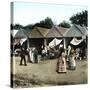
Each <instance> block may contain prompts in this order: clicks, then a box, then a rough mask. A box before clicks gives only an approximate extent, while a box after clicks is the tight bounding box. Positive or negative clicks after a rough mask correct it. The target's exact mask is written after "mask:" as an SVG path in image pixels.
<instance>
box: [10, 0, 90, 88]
mask: <svg viewBox="0 0 90 90" xmlns="http://www.w3.org/2000/svg"><path fill="white" fill-rule="evenodd" d="M10 5H11V6H10V7H11V23H10V27H11V30H10V36H11V43H10V46H11V48H10V53H11V63H10V66H11V87H12V88H28V87H29V88H31V87H44V86H61V85H77V84H87V83H88V7H87V6H84V5H83V6H82V5H63V4H48V3H31V2H18V1H16V2H11V4H10Z"/></svg>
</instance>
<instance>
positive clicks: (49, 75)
mask: <svg viewBox="0 0 90 90" xmlns="http://www.w3.org/2000/svg"><path fill="white" fill-rule="evenodd" d="M13 61H14V62H13V77H14V78H13V87H14V88H16V87H19V88H20V87H37V86H39V87H40V86H53V85H54V86H55V85H71V84H73V85H74V84H86V83H87V79H88V76H87V73H88V72H87V63H88V62H87V60H81V61H79V60H78V61H76V63H77V68H76V70H75V71H72V70H67V73H60V74H58V73H57V72H56V61H57V60H56V59H53V60H44V61H40V62H39V63H38V64H34V63H27V66H24V65H22V66H20V65H19V63H20V57H15V58H14V59H13Z"/></svg>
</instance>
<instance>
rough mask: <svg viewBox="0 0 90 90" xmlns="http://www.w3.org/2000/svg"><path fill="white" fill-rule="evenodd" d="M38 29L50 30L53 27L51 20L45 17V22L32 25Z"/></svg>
mask: <svg viewBox="0 0 90 90" xmlns="http://www.w3.org/2000/svg"><path fill="white" fill-rule="evenodd" d="M35 26H38V27H44V28H51V27H52V26H53V21H52V19H51V18H49V17H47V18H46V19H45V20H42V21H40V22H39V23H36V24H35V25H34V27H35Z"/></svg>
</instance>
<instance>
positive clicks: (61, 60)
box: [56, 47, 66, 73]
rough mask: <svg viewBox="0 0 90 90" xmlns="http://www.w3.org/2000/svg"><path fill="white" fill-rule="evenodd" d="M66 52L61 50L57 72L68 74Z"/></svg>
mask: <svg viewBox="0 0 90 90" xmlns="http://www.w3.org/2000/svg"><path fill="white" fill-rule="evenodd" d="M65 56H66V55H65V50H64V48H63V47H61V48H60V53H59V56H58V60H57V70H56V71H57V72H58V73H66V59H65Z"/></svg>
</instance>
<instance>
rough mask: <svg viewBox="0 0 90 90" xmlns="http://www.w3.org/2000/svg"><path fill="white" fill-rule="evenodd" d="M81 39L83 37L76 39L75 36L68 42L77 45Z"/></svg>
mask: <svg viewBox="0 0 90 90" xmlns="http://www.w3.org/2000/svg"><path fill="white" fill-rule="evenodd" d="M82 41H83V39H80V40H78V39H77V38H73V39H72V41H71V42H70V44H72V45H75V46H76V45H79V44H80V43H81V42H82Z"/></svg>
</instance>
